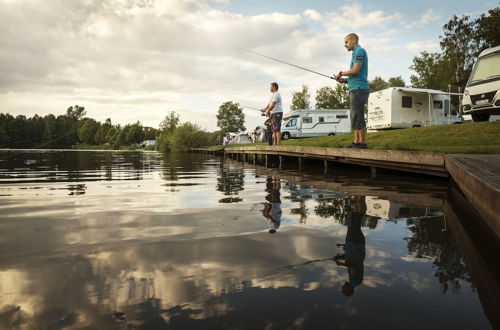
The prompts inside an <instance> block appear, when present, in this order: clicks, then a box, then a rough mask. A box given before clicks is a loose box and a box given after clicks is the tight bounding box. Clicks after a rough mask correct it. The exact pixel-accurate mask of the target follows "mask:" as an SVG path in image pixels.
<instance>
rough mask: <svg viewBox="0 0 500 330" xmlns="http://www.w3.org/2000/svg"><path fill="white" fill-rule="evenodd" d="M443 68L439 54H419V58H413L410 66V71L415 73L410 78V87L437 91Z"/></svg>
mask: <svg viewBox="0 0 500 330" xmlns="http://www.w3.org/2000/svg"><path fill="white" fill-rule="evenodd" d="M443 68H444V67H443V59H442V56H441V54H440V53H428V52H425V51H424V52H420V56H417V57H414V58H413V64H412V65H411V66H410V69H412V70H413V71H415V72H416V73H417V74H416V75H411V76H410V82H411V86H412V87H415V88H431V89H439V88H440V86H441V77H442V76H443Z"/></svg>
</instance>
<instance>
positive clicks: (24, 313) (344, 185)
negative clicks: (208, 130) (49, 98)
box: [0, 150, 499, 329]
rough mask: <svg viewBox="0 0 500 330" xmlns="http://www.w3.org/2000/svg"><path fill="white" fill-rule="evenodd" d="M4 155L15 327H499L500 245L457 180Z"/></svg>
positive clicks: (129, 155) (191, 158)
mask: <svg viewBox="0 0 500 330" xmlns="http://www.w3.org/2000/svg"><path fill="white" fill-rule="evenodd" d="M294 166H295V164H289V166H288V167H287V168H289V169H285V170H282V171H278V170H277V169H273V168H265V167H262V166H255V165H251V164H244V163H241V162H236V161H233V160H223V159H221V158H218V157H214V156H206V155H200V154H171V155H166V156H163V155H161V154H158V153H152V152H151V153H148V152H104V151H103V152H95V151H20V150H17V151H0V219H1V220H0V328H1V329H8V328H22V329H64V328H67V329H169V328H174V329H368V328H369V329H404V328H406V329H423V328H427V329H490V328H492V327H494V326H495V325H498V323H495V322H498V319H495V318H498V316H497V314H498V310H497V309H498V306H499V305H498V296H497V294H498V287H499V286H498V278H499V277H498V274H499V273H498V254H497V253H498V251H499V249H498V240H496V238H495V237H492V236H491V235H489V232H488V231H487V229H485V228H483V227H480V228H476V227H475V225H474V226H471V225H470V223H471V220H474V221H476V220H481V219H478V218H477V217H478V216H477V214H476V213H475V211H474V210H473V209H471V208H470V206H469V205H468V202H467V201H466V200H465V199H464V197H463V196H462V195H461V193H460V192H459V191H458V190H457V189H456V188H455V187H454V186H453V185H452V184H451V183H450V182H449V181H448V180H444V179H436V178H425V177H424V178H422V177H420V176H407V175H394V174H390V175H389V174H385V175H379V176H378V177H377V178H376V179H371V178H370V172H369V171H367V170H365V169H363V168H355V169H352V168H349V167H345V166H343V167H341V166H338V167H335V166H334V168H333V173H332V174H329V175H327V176H325V175H323V174H321V168H319V167H318V168H316V167H315V166H314V164H310V165H309V166H307V167H308V168H309V169H308V171H307V172H300V173H299V172H297V171H296V170H294V169H293V168H294Z"/></svg>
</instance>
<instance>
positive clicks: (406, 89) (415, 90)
mask: <svg viewBox="0 0 500 330" xmlns="http://www.w3.org/2000/svg"><path fill="white" fill-rule="evenodd" d="M392 88H395V89H397V90H398V91H401V92H407V93H421V94H446V95H462V93H448V92H443V91H439V90H437V89H426V88H410V87H392Z"/></svg>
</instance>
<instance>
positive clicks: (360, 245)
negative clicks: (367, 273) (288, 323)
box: [333, 196, 366, 296]
mask: <svg viewBox="0 0 500 330" xmlns="http://www.w3.org/2000/svg"><path fill="white" fill-rule="evenodd" d="M352 204H353V211H352V212H351V213H350V214H349V217H348V219H347V234H346V237H345V244H337V246H343V247H344V254H337V255H336V256H335V257H334V258H333V260H335V262H336V263H337V265H339V266H344V267H346V268H347V273H348V275H349V281H348V282H345V283H344V285H343V286H342V293H343V294H344V295H345V296H352V295H353V294H354V288H355V287H356V286H358V285H360V284H361V283H362V282H363V273H364V265H363V261H364V260H365V236H364V235H363V232H362V231H361V221H362V220H363V216H364V215H365V214H366V203H365V196H354V197H353V198H352ZM341 259H344V262H341V261H340V260H341Z"/></svg>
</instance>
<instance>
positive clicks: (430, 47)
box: [405, 40, 440, 53]
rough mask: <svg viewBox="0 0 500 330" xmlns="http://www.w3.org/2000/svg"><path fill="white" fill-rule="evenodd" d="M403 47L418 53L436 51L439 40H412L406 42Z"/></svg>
mask: <svg viewBox="0 0 500 330" xmlns="http://www.w3.org/2000/svg"><path fill="white" fill-rule="evenodd" d="M405 48H406V49H407V50H409V51H411V52H414V53H419V52H422V51H431V52H432V51H438V50H439V49H440V48H439V42H436V41H433V40H427V41H414V42H410V43H408V44H406V46H405Z"/></svg>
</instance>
